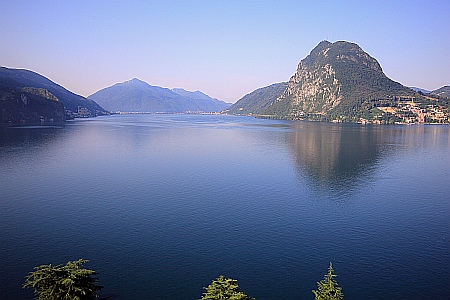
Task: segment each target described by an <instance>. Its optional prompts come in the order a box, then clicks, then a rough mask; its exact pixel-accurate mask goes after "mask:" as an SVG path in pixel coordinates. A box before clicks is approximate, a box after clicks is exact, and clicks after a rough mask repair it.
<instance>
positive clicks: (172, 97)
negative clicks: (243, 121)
mask: <svg viewBox="0 0 450 300" xmlns="http://www.w3.org/2000/svg"><path fill="white" fill-rule="evenodd" d="M89 98H90V99H93V100H95V101H96V102H97V103H99V104H100V105H101V106H102V107H104V108H105V109H107V110H110V111H122V112H151V113H155V112H163V113H181V112H187V111H191V112H194V111H195V112H220V111H223V110H225V109H227V108H228V107H229V106H230V104H229V103H226V102H224V101H220V100H217V99H213V98H211V97H209V96H208V95H206V94H204V93H202V92H200V91H196V92H188V91H185V90H183V89H173V90H170V89H167V88H162V87H159V86H152V85H149V84H148V83H146V82H144V81H141V80H139V79H137V78H133V79H131V80H129V81H125V82H122V83H117V84H115V85H113V86H110V87H107V88H104V89H102V90H100V91H98V92H96V93H94V94H92V95H90V96H89Z"/></svg>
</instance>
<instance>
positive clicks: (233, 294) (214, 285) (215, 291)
mask: <svg viewBox="0 0 450 300" xmlns="http://www.w3.org/2000/svg"><path fill="white" fill-rule="evenodd" d="M205 290H206V292H205V293H203V296H202V297H201V298H200V300H207V299H229V300H255V298H252V297H250V296H248V295H247V294H245V293H244V292H243V291H241V290H240V289H239V286H238V283H237V280H234V279H231V278H225V277H223V276H222V275H220V276H219V278H217V279H214V280H213V281H212V282H211V284H210V285H209V286H208V287H206V288H205Z"/></svg>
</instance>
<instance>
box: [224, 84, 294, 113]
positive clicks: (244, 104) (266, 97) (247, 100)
mask: <svg viewBox="0 0 450 300" xmlns="http://www.w3.org/2000/svg"><path fill="white" fill-rule="evenodd" d="M287 86H288V83H287V82H281V83H275V84H272V85H269V86H266V87H263V88H259V89H257V90H255V91H253V92H251V93H250V94H247V95H245V96H244V97H242V98H241V99H239V100H238V101H237V102H236V103H235V104H233V105H232V106H231V107H230V108H229V113H230V114H236V115H247V114H250V113H251V114H254V115H255V114H261V113H263V112H264V110H265V109H266V108H267V107H268V106H270V105H271V104H272V103H273V102H274V101H275V100H276V99H277V98H278V97H279V96H280V95H281V94H282V93H283V92H284V91H285V90H286V88H287Z"/></svg>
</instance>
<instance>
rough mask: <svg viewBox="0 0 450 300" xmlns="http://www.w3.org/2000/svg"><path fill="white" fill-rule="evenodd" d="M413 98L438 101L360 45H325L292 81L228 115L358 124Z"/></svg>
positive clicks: (305, 61) (252, 96) (252, 98)
mask: <svg viewBox="0 0 450 300" xmlns="http://www.w3.org/2000/svg"><path fill="white" fill-rule="evenodd" d="M438 91H439V90H438ZM446 91H448V89H445V88H443V90H442V91H439V92H438V93H439V95H446ZM422 93H423V92H422ZM433 93H434V92H432V93H431V94H433ZM436 95H438V94H436ZM408 99H409V100H411V99H416V101H421V102H423V103H426V104H433V103H434V102H433V103H432V102H430V101H431V100H430V99H429V98H427V97H424V96H422V95H421V94H420V93H418V92H416V91H414V90H413V89H411V88H408V87H405V86H403V85H401V84H400V83H398V82H395V81H393V80H391V79H389V78H388V77H387V76H386V75H385V74H384V73H383V70H382V68H381V66H380V64H379V63H378V61H377V60H376V59H375V58H373V57H371V56H370V55H369V54H367V53H366V52H364V51H363V50H362V49H361V48H360V47H359V46H358V45H357V44H354V43H350V42H346V41H338V42H335V43H330V42H329V41H322V42H320V43H319V44H318V45H317V46H316V47H315V48H314V49H313V50H312V51H311V53H310V54H309V55H308V56H307V57H306V58H304V59H303V60H301V61H300V63H299V65H298V67H297V72H296V73H295V74H294V75H293V76H292V77H291V79H290V80H289V81H288V82H287V83H281V84H274V85H270V86H267V87H264V88H261V89H257V90H255V91H254V92H252V93H250V94H248V95H246V96H244V97H243V98H241V99H239V100H238V101H237V102H236V103H235V104H234V105H233V106H231V107H230V109H229V111H230V112H231V113H236V114H240V113H243V114H257V115H259V116H261V117H268V118H280V119H294V120H295V119H306V120H319V121H340V122H358V121H360V120H361V119H366V120H374V119H380V118H382V117H383V116H384V115H385V112H384V111H383V110H380V109H378V107H383V106H396V103H398V101H404V100H405V101H406V100H408ZM447 106H448V104H447Z"/></svg>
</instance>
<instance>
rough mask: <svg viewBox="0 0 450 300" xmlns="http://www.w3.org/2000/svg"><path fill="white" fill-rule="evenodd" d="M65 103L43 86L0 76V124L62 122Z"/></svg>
mask: <svg viewBox="0 0 450 300" xmlns="http://www.w3.org/2000/svg"><path fill="white" fill-rule="evenodd" d="M64 121H65V114H64V105H63V104H62V103H61V102H60V101H59V99H58V98H57V97H55V96H54V95H53V94H52V93H51V92H49V91H48V90H46V89H43V88H35V87H27V86H24V85H23V84H21V83H20V82H18V81H16V80H14V79H11V78H6V77H0V124H2V125H17V124H19V125H25V124H62V123H64Z"/></svg>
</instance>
